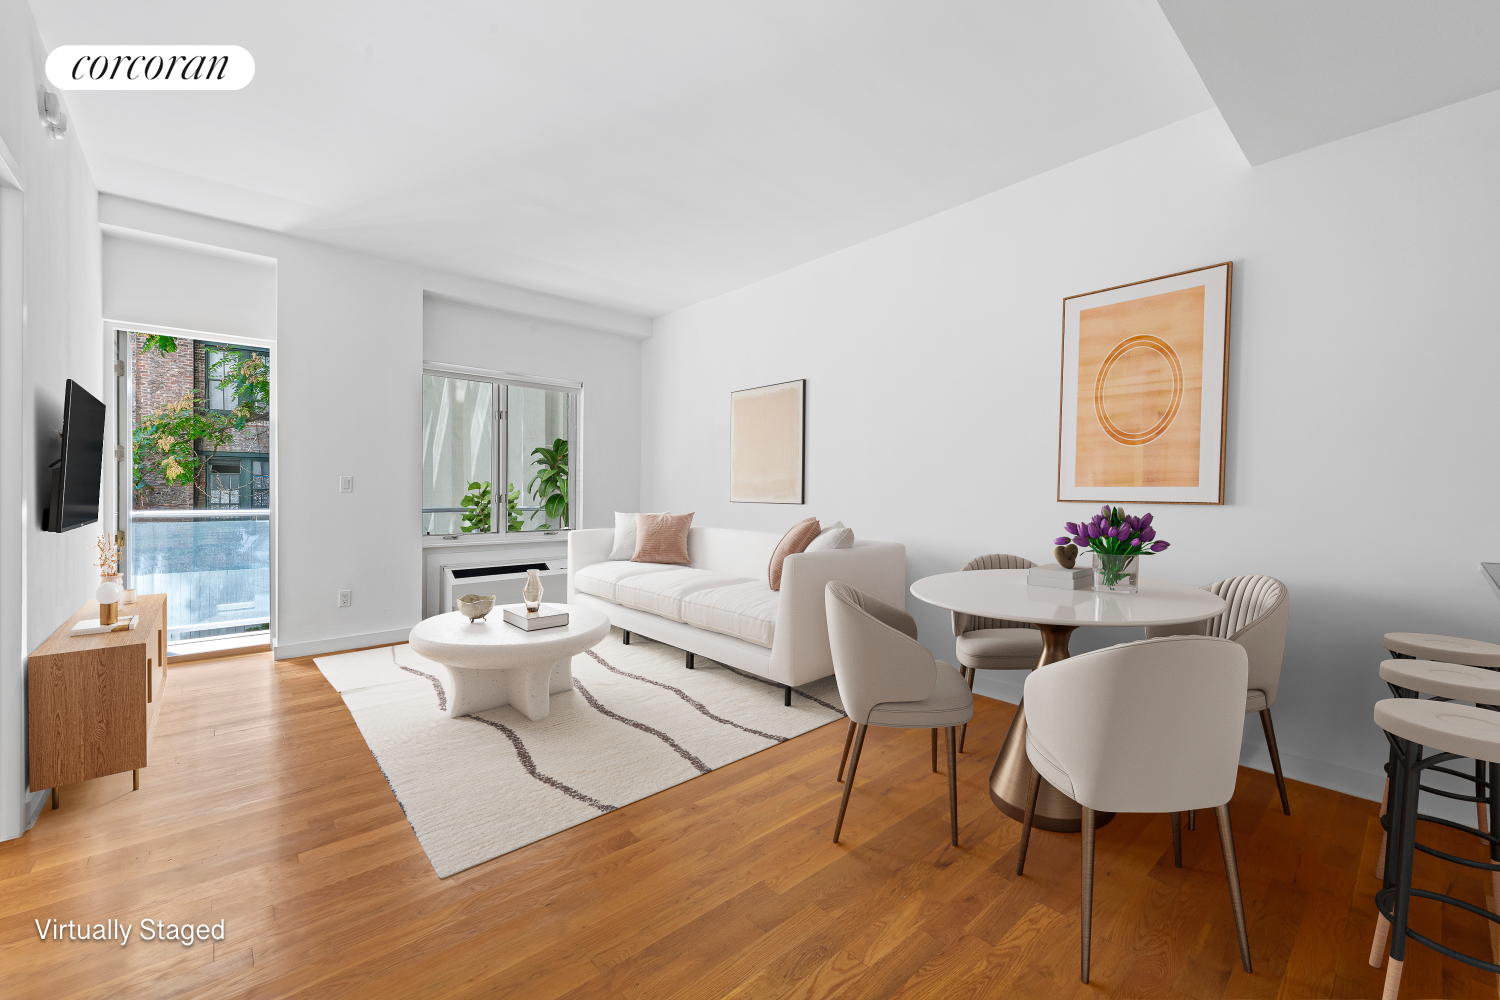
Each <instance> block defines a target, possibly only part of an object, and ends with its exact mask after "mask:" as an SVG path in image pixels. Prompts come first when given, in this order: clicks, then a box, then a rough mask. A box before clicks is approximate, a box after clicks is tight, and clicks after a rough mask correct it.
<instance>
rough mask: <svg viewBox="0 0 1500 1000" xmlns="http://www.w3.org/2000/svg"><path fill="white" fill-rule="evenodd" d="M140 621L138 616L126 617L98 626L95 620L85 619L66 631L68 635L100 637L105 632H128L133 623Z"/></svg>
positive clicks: (97, 620) (133, 625) (97, 621)
mask: <svg viewBox="0 0 1500 1000" xmlns="http://www.w3.org/2000/svg"><path fill="white" fill-rule="evenodd" d="M140 620H141V616H140V615H126V616H124V617H122V618H121V619H120V620H119V621H117V622H114V623H113V624H110V625H100V624H99V619H97V618H85V619H84V620H83V621H81V622H79V623H78V624H76V625H74V626H73V627H72V628H70V629H68V634H69V635H100V634H102V633H105V632H129V631H130V630H131V629H133V628H135V623H136V622H138V621H140Z"/></svg>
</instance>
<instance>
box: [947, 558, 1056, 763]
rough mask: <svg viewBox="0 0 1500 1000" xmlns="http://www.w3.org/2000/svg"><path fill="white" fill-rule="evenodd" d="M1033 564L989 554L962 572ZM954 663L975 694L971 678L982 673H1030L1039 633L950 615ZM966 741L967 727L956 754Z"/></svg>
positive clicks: (1031, 627) (1002, 622)
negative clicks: (953, 641)
mask: <svg viewBox="0 0 1500 1000" xmlns="http://www.w3.org/2000/svg"><path fill="white" fill-rule="evenodd" d="M1035 565H1036V563H1034V562H1032V561H1031V560H1030V559H1026V558H1023V557H1022V556H1012V555H1004V554H1001V553H992V554H990V555H987V556H975V557H974V558H973V559H970V560H969V561H968V562H967V563H965V564H964V568H963V572H967V571H969V570H973V569H1030V568H1031V567H1033V566H1035ZM953 634H954V635H955V636H957V637H958V639H957V641H956V642H955V643H954V647H955V651H956V652H955V655H954V659H956V660H958V668H959V670H960V671H961V672H962V673H963V675H964V680H965V681H967V682H968V684H969V690H970V691H972V690H974V675H975V674H977V673H978V672H979V671H981V670H1031V669H1032V668H1034V667H1035V666H1036V665H1037V663H1038V662H1039V661H1040V660H1041V658H1042V633H1041V630H1040V629H1038V628H1037V627H1036V626H1035V625H1030V624H1027V623H1026V622H1013V621H1006V620H1005V619H1003V618H981V617H979V616H978V615H966V614H963V613H962V612H959V611H955V612H953ZM968 739H969V727H968V725H967V724H965V725H964V727H963V729H962V730H960V731H959V734H958V752H959V753H963V752H964V744H965V743H966V742H968Z"/></svg>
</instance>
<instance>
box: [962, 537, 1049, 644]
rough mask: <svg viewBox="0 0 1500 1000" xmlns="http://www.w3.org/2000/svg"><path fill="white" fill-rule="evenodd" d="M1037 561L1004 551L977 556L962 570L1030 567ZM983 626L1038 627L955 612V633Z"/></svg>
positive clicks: (1025, 623)
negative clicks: (1006, 553)
mask: <svg viewBox="0 0 1500 1000" xmlns="http://www.w3.org/2000/svg"><path fill="white" fill-rule="evenodd" d="M1035 565H1036V563H1034V562H1032V561H1031V560H1030V559H1027V558H1025V557H1024V556H1012V555H1005V554H1003V553H999V552H996V553H991V554H990V555H987V556H975V557H974V558H973V559H970V560H969V561H968V562H966V563H964V568H963V570H962V572H967V571H969V570H971V569H1030V568H1031V567H1033V566H1035ZM982 628H1036V626H1035V625H1032V624H1029V623H1027V622H1012V621H1006V620H1005V619H1004V618H981V617H980V616H979V615H966V614H963V613H962V612H959V611H955V612H953V634H954V635H963V634H964V633H965V632H977V631H979V630H980V629H982Z"/></svg>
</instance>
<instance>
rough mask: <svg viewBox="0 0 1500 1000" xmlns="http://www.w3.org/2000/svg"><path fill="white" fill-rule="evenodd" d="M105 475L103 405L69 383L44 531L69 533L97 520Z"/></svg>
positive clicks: (76, 385) (75, 383)
mask: <svg viewBox="0 0 1500 1000" xmlns="http://www.w3.org/2000/svg"><path fill="white" fill-rule="evenodd" d="M103 475H104V404H103V403H101V402H99V400H97V399H95V398H94V397H93V396H92V395H90V394H89V392H88V390H87V389H85V388H83V386H81V385H79V384H78V383H77V382H74V381H73V380H72V379H68V387H67V393H66V398H65V399H64V400H63V429H62V457H61V458H59V459H58V460H57V461H56V462H53V463H52V499H51V501H50V503H49V506H48V507H47V510H46V512H45V513H44V514H43V516H42V530H43V531H71V530H72V529H74V528H81V527H83V526H84V525H85V524H93V523H94V522H95V521H97V520H99V480H100V479H101V478H102V477H103Z"/></svg>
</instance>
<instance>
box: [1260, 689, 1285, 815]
mask: <svg viewBox="0 0 1500 1000" xmlns="http://www.w3.org/2000/svg"><path fill="white" fill-rule="evenodd" d="M1260 728H1261V729H1263V730H1265V733H1266V749H1268V750H1270V751H1271V770H1272V771H1274V772H1276V790H1277V791H1278V792H1280V793H1281V811H1282V812H1283V813H1285V814H1286V815H1288V816H1290V815H1291V814H1292V807H1291V804H1290V803H1288V802H1287V799H1286V778H1284V777H1282V775H1281V754H1280V753H1279V752H1278V751H1277V749H1276V730H1275V728H1274V727H1272V725H1271V710H1270V709H1269V708H1263V709H1261V710H1260Z"/></svg>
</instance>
